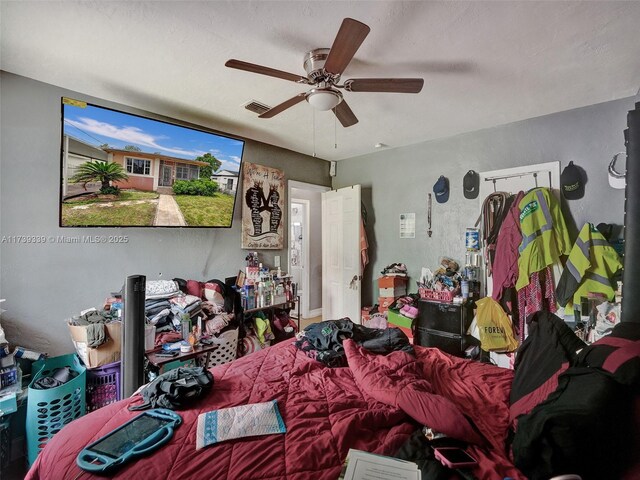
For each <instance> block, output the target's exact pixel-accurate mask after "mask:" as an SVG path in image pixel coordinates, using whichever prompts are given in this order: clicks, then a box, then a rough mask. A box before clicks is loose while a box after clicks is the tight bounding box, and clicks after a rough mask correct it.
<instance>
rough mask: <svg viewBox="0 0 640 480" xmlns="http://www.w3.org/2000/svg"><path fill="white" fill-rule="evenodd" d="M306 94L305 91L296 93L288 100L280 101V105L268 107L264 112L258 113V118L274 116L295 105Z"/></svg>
mask: <svg viewBox="0 0 640 480" xmlns="http://www.w3.org/2000/svg"><path fill="white" fill-rule="evenodd" d="M306 96H307V94H306V93H299V94H298V95H296V96H295V97H292V98H290V99H289V100H285V101H284V102H282V103H281V104H280V105H276V106H275V107H273V108H270V109H269V110H267V111H266V112H264V113H263V114H262V115H259V116H258V117H259V118H271V117H275V116H276V115H277V114H279V113H281V112H283V111H285V110H286V109H287V108H291V107H293V106H294V105H297V104H298V103H300V102H301V101H303V100H304V98H305V97H306Z"/></svg>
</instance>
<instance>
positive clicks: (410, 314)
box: [400, 305, 418, 318]
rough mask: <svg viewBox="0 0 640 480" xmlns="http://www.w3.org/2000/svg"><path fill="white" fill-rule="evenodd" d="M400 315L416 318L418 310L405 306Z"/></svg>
mask: <svg viewBox="0 0 640 480" xmlns="http://www.w3.org/2000/svg"><path fill="white" fill-rule="evenodd" d="M400 313H401V314H402V315H404V316H405V317H407V318H416V317H417V316H418V309H417V308H416V307H412V306H411V305H405V306H404V307H402V308H401V309H400Z"/></svg>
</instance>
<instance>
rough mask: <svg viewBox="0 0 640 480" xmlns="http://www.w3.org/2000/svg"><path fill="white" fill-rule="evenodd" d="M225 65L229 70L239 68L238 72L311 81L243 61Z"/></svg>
mask: <svg viewBox="0 0 640 480" xmlns="http://www.w3.org/2000/svg"><path fill="white" fill-rule="evenodd" d="M224 65H225V66H226V67H229V68H237V69H238V70H245V71H247V72H253V73H259V74H260V75H268V76H269V77H276V78H282V79H284V80H291V81H292V82H298V83H309V80H307V78H306V77H302V76H300V75H296V74H294V73H289V72H283V71H282V70H276V69H275V68H269V67H263V66H262V65H256V64H255V63H249V62H243V61H242V60H235V59H231V60H227V62H226V63H225V64H224Z"/></svg>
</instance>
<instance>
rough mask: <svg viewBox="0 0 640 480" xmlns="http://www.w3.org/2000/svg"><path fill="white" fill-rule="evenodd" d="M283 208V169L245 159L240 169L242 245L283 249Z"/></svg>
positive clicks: (254, 247) (244, 246)
mask: <svg viewBox="0 0 640 480" xmlns="http://www.w3.org/2000/svg"><path fill="white" fill-rule="evenodd" d="M284 211H285V203H284V172H283V171H282V170H278V169H276V168H269V167H264V166H262V165H256V164H254V163H248V162H245V163H244V166H243V169H242V248H249V249H274V250H275V249H281V248H283V247H284Z"/></svg>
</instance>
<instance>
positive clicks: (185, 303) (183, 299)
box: [169, 295, 200, 310]
mask: <svg viewBox="0 0 640 480" xmlns="http://www.w3.org/2000/svg"><path fill="white" fill-rule="evenodd" d="M169 302H171V304H172V305H175V306H176V307H179V308H181V309H183V310H185V309H187V308H188V307H189V306H191V305H193V304H195V303H198V302H200V298H198V297H196V296H195V295H180V296H178V297H172V298H170V299H169Z"/></svg>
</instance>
